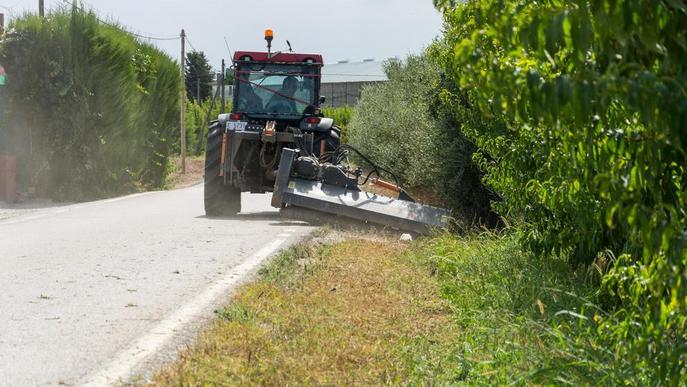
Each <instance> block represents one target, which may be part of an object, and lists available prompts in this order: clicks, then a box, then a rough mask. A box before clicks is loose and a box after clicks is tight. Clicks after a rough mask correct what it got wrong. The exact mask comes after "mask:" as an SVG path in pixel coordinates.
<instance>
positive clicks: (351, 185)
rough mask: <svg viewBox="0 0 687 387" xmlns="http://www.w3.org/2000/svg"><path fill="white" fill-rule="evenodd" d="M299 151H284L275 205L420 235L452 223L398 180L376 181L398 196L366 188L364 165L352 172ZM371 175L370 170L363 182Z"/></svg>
mask: <svg viewBox="0 0 687 387" xmlns="http://www.w3.org/2000/svg"><path fill="white" fill-rule="evenodd" d="M299 153H300V152H299V151H298V150H294V149H288V148H284V149H283V150H282V154H281V160H280V162H279V169H278V172H277V179H276V183H275V186H274V193H273V196H272V206H273V207H276V208H288V207H295V208H305V209H310V210H314V211H318V212H322V213H326V214H331V215H337V216H343V217H346V218H351V219H356V220H359V221H363V222H366V223H368V222H369V223H374V224H378V225H383V226H389V227H392V228H395V229H399V230H404V231H411V232H415V233H420V234H426V233H428V232H430V231H432V230H433V229H443V228H446V227H447V226H448V222H449V213H448V211H447V210H444V209H441V208H436V207H430V206H426V205H422V204H418V203H415V202H414V200H413V199H412V198H411V197H410V196H409V195H407V194H406V193H405V191H403V190H402V189H400V188H398V185H392V184H390V183H385V182H381V183H379V184H378V185H382V186H384V185H386V186H387V188H391V189H394V188H395V189H396V190H397V191H398V192H399V198H391V197H386V196H381V195H377V194H374V193H371V192H366V191H363V190H362V189H361V188H360V185H359V178H360V177H361V175H362V171H361V170H360V169H357V170H356V171H350V170H348V169H347V168H345V167H343V166H341V165H334V164H331V163H320V162H319V160H317V159H316V158H314V157H310V156H304V157H301V156H300V155H299ZM370 180H372V179H370V176H369V175H368V176H367V178H366V179H365V182H367V181H370ZM363 184H364V183H363Z"/></svg>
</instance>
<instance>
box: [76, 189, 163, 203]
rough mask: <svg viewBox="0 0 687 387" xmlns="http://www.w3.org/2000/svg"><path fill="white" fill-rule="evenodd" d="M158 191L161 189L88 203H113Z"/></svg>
mask: <svg viewBox="0 0 687 387" xmlns="http://www.w3.org/2000/svg"><path fill="white" fill-rule="evenodd" d="M159 192H161V191H149V192H141V193H137V194H133V195H128V196H122V197H121V198H114V199H105V200H99V201H96V202H91V203H88V204H91V205H93V204H98V203H115V202H121V201H122V200H128V199H134V198H137V197H139V196H145V195H150V194H154V193H159Z"/></svg>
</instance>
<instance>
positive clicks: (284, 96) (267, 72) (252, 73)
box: [234, 63, 319, 118]
mask: <svg viewBox="0 0 687 387" xmlns="http://www.w3.org/2000/svg"><path fill="white" fill-rule="evenodd" d="M236 73H237V77H236V80H237V82H236V86H235V87H237V88H238V90H237V94H236V96H237V100H236V101H235V103H236V108H235V109H234V110H235V111H237V112H241V113H246V114H249V115H251V114H252V115H254V116H293V117H294V118H296V116H298V117H301V116H303V112H304V111H305V110H306V108H307V107H308V106H311V105H314V104H316V102H317V101H316V100H317V90H316V85H317V84H318V82H316V78H317V77H319V74H318V72H317V68H315V67H314V66H301V65H283V64H263V63H251V64H241V65H239V67H238V69H237V72H236Z"/></svg>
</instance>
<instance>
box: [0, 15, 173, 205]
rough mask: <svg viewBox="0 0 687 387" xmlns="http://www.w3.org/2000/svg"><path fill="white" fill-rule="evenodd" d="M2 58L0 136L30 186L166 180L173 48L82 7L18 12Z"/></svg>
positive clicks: (133, 186) (109, 188) (74, 188)
mask: <svg viewBox="0 0 687 387" xmlns="http://www.w3.org/2000/svg"><path fill="white" fill-rule="evenodd" d="M0 63H2V64H3V65H4V66H5V69H6V70H7V73H8V74H9V82H8V85H7V87H6V95H5V101H6V105H5V106H4V108H5V113H6V116H5V125H4V126H3V128H4V129H3V130H2V131H1V132H0V135H1V139H0V140H1V141H0V144H2V147H3V148H4V149H3V150H4V151H5V152H9V153H13V154H15V155H17V157H18V159H19V161H20V165H21V166H22V168H21V169H20V180H21V183H22V186H24V188H26V187H27V186H29V187H35V188H36V190H37V194H39V195H41V196H48V197H52V198H57V199H68V200H81V199H89V198H96V197H104V196H110V195H115V194H120V193H124V192H130V191H133V190H139V189H148V188H157V187H161V186H163V184H164V181H165V177H166V175H167V172H168V156H169V154H170V150H171V148H172V143H173V142H175V139H176V140H178V134H177V133H178V127H179V124H178V117H179V108H178V101H179V82H180V74H179V69H178V66H177V64H176V63H175V62H174V61H173V60H172V59H170V58H169V57H168V56H167V55H166V54H164V53H162V52H161V51H159V50H158V49H156V48H154V47H152V46H150V45H147V44H143V43H141V42H139V41H138V40H137V39H136V38H134V37H132V36H131V35H129V34H127V33H126V32H124V31H122V30H121V29H119V28H116V27H112V26H109V25H105V24H103V23H101V22H99V21H98V20H97V18H96V16H95V14H93V13H91V12H84V11H81V10H79V9H77V8H76V7H75V8H74V9H72V10H71V11H69V10H62V11H57V12H54V13H51V14H49V15H48V16H47V17H46V18H45V19H41V18H39V17H37V16H32V15H28V16H24V17H22V18H21V19H18V20H15V21H13V22H12V24H11V25H10V26H9V29H8V31H7V34H6V36H5V39H4V40H3V41H2V43H1V44H0Z"/></svg>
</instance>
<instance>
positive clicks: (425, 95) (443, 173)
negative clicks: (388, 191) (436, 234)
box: [348, 55, 498, 226]
mask: <svg viewBox="0 0 687 387" xmlns="http://www.w3.org/2000/svg"><path fill="white" fill-rule="evenodd" d="M385 70H386V74H387V77H388V78H389V81H388V82H384V83H381V84H376V85H372V86H368V87H366V88H365V89H364V90H363V93H362V96H361V98H360V101H359V103H358V106H357V107H356V110H355V114H354V115H353V118H352V120H351V123H350V125H349V127H348V139H349V141H350V143H351V144H352V145H354V146H355V147H356V148H358V149H360V150H361V151H362V152H363V153H365V154H368V155H369V156H370V157H371V158H372V159H373V160H375V161H376V162H378V163H380V164H381V165H382V166H385V167H386V168H388V169H390V170H391V171H393V172H395V173H397V174H398V175H399V178H400V179H401V180H402V182H403V184H404V185H406V186H407V187H409V188H411V190H413V191H415V192H419V193H422V194H429V195H432V194H436V195H438V196H439V198H440V199H441V200H442V201H443V202H444V203H445V204H446V205H447V206H449V207H450V208H451V209H452V210H454V212H455V213H456V215H457V216H458V218H460V220H461V221H463V220H464V221H466V222H467V223H482V224H488V225H490V226H494V225H496V224H497V223H498V219H497V218H496V217H495V216H494V214H493V213H492V212H491V209H490V200H492V199H495V197H494V196H493V195H492V194H491V193H490V192H489V191H488V190H487V189H485V187H484V186H483V185H482V183H481V173H480V171H479V170H478V168H477V167H476V165H475V164H474V163H473V161H472V154H473V152H474V151H475V147H474V145H473V144H472V142H470V141H469V140H468V139H466V137H465V136H464V135H463V134H462V117H461V116H460V114H457V113H456V112H455V111H453V110H452V106H451V105H450V104H448V103H446V101H453V100H454V99H457V98H460V97H459V94H460V93H459V92H458V91H457V88H456V87H455V84H454V83H453V82H451V81H450V80H449V79H447V78H446V76H445V74H444V73H443V71H442V70H441V69H440V68H439V66H438V65H437V64H436V63H435V61H434V60H433V59H432V58H430V57H428V56H427V55H411V56H408V57H407V58H406V59H405V60H403V61H399V60H393V61H390V62H388V63H387V64H386V67H385Z"/></svg>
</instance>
